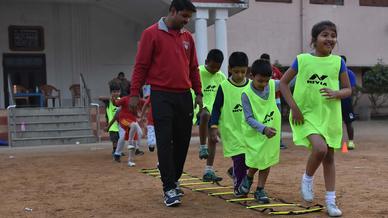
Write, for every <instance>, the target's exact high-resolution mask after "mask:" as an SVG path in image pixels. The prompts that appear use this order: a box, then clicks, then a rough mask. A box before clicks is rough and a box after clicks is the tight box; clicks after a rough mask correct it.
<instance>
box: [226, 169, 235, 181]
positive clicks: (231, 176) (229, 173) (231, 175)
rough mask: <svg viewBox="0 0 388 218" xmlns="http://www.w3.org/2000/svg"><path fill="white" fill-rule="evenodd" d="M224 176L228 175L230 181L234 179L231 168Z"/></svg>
mask: <svg viewBox="0 0 388 218" xmlns="http://www.w3.org/2000/svg"><path fill="white" fill-rule="evenodd" d="M226 175H228V176H229V177H230V178H231V179H233V178H234V175H233V167H229V169H228V170H227V171H226Z"/></svg>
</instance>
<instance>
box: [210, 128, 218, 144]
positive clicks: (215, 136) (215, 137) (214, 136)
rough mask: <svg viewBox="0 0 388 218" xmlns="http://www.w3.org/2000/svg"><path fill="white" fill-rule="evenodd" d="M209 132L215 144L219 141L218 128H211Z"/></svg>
mask: <svg viewBox="0 0 388 218" xmlns="http://www.w3.org/2000/svg"><path fill="white" fill-rule="evenodd" d="M209 134H210V141H212V142H213V143H214V144H215V143H217V142H218V141H219V140H218V129H217V128H210V132H209Z"/></svg>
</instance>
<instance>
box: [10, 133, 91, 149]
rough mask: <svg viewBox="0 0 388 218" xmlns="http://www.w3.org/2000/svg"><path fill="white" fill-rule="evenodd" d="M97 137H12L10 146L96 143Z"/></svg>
mask: <svg viewBox="0 0 388 218" xmlns="http://www.w3.org/2000/svg"><path fill="white" fill-rule="evenodd" d="M96 142H97V138H96V137H95V136H93V135H82V136H74V137H70V136H64V137H36V138H23V139H21V138H14V139H13V142H12V147H23V146H36V145H66V144H87V143H96Z"/></svg>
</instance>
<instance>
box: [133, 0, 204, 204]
mask: <svg viewBox="0 0 388 218" xmlns="http://www.w3.org/2000/svg"><path fill="white" fill-rule="evenodd" d="M195 12H196V9H195V6H194V5H193V4H192V3H191V1H190V0H173V1H172V2H171V5H170V8H169V13H168V15H167V17H162V18H161V19H160V20H159V21H158V22H157V23H155V24H153V25H152V26H150V27H148V28H147V29H146V30H144V32H143V33H142V36H141V39H140V43H139V47H138V50H137V55H136V62H135V67H134V71H133V74H132V85H131V93H130V96H131V98H130V107H132V108H133V109H134V108H135V107H136V106H137V104H138V102H139V90H140V88H141V87H142V85H144V84H145V82H147V84H150V85H151V104H152V108H153V110H152V115H153V117H154V125H155V134H156V144H157V150H158V159H159V170H160V174H161V179H162V182H163V191H164V203H165V204H166V206H168V207H169V206H174V205H179V204H180V203H181V196H183V192H182V191H181V190H180V188H179V186H177V184H178V179H179V178H180V177H181V175H182V171H183V166H184V163H185V160H186V155H187V151H188V147H189V144H190V138H191V128H192V118H193V100H192V97H191V93H190V88H193V89H194V91H195V93H196V99H195V103H196V104H199V106H200V108H202V93H201V82H200V78H199V72H198V62H197V55H196V52H195V45H194V40H193V38H192V36H191V34H190V33H189V32H187V31H186V30H184V29H183V27H184V26H185V25H186V24H187V23H188V22H189V20H190V18H191V17H192V14H193V13H195Z"/></svg>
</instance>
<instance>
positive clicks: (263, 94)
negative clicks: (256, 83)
mask: <svg viewBox="0 0 388 218" xmlns="http://www.w3.org/2000/svg"><path fill="white" fill-rule="evenodd" d="M279 84H280V81H279V80H275V91H278V90H279ZM250 86H251V89H252V90H253V92H254V93H255V94H256V95H257V96H258V97H259V98H262V99H264V100H267V99H268V95H269V86H268V85H267V86H266V87H264V90H263V91H260V90H257V89H256V88H255V87H253V83H251V84H250ZM241 101H242V106H243V111H244V116H245V121H246V122H247V123H248V124H249V126H251V127H252V128H254V129H256V130H257V131H258V132H260V133H262V134H264V129H265V125H264V124H262V123H261V122H259V121H258V120H256V119H255V117H254V115H253V112H252V107H251V102H250V101H249V98H248V96H247V95H246V94H245V93H243V94H242V96H241Z"/></svg>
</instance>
